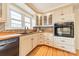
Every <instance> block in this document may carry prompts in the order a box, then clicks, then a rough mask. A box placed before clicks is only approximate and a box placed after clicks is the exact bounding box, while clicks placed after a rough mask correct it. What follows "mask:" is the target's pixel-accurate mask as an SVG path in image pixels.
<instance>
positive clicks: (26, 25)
mask: <svg viewBox="0 0 79 59" xmlns="http://www.w3.org/2000/svg"><path fill="white" fill-rule="evenodd" d="M25 27H28V28H31V18H29V17H25Z"/></svg>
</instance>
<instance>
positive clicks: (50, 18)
mask: <svg viewBox="0 0 79 59" xmlns="http://www.w3.org/2000/svg"><path fill="white" fill-rule="evenodd" d="M48 23H49V25H52V15H49V19H48Z"/></svg>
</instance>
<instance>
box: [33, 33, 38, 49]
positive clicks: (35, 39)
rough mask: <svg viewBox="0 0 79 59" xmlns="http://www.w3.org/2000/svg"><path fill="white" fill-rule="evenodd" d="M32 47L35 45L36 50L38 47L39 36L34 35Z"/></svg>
mask: <svg viewBox="0 0 79 59" xmlns="http://www.w3.org/2000/svg"><path fill="white" fill-rule="evenodd" d="M32 45H33V48H35V47H36V46H37V45H38V34H33V35H32Z"/></svg>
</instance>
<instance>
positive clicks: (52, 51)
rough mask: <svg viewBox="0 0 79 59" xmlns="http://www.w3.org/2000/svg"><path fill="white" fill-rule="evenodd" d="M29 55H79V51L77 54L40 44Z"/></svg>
mask: <svg viewBox="0 0 79 59" xmlns="http://www.w3.org/2000/svg"><path fill="white" fill-rule="evenodd" d="M27 56H79V51H78V52H77V54H72V53H69V52H66V51H62V50H59V49H56V48H52V47H48V46H38V47H36V48H35V49H34V50H33V51H31V53H29V54H28V55H27Z"/></svg>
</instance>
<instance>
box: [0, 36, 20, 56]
mask: <svg viewBox="0 0 79 59" xmlns="http://www.w3.org/2000/svg"><path fill="white" fill-rule="evenodd" d="M18 55H19V37H16V38H10V39H6V40H0V56H18Z"/></svg>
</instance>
